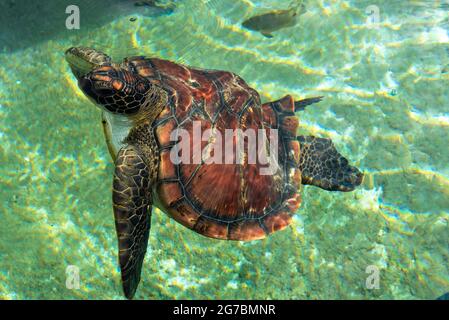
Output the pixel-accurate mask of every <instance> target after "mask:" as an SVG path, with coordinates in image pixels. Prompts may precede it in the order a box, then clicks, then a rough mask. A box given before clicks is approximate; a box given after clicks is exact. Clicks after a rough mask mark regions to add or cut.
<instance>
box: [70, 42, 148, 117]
mask: <svg viewBox="0 0 449 320" xmlns="http://www.w3.org/2000/svg"><path fill="white" fill-rule="evenodd" d="M66 60H67V62H68V63H69V65H70V68H71V69H72V72H73V74H74V75H75V77H76V78H77V79H78V86H79V87H80V89H81V90H82V91H83V93H84V94H85V95H86V96H88V97H89V98H90V99H91V100H92V101H93V102H94V103H95V104H97V105H99V106H100V107H102V109H104V110H106V111H109V112H111V113H115V114H123V115H131V114H135V113H137V112H138V111H139V110H140V107H141V106H142V104H143V103H144V102H145V98H146V93H147V92H148V91H149V90H150V86H151V85H150V83H149V81H148V80H146V79H145V78H143V77H141V76H139V75H138V74H135V73H132V72H131V71H130V70H127V69H124V68H122V67H120V66H119V65H116V64H114V63H112V61H111V58H110V57H108V56H107V55H106V54H104V53H102V52H99V51H96V50H94V49H90V48H84V47H77V48H70V49H69V50H67V51H66Z"/></svg>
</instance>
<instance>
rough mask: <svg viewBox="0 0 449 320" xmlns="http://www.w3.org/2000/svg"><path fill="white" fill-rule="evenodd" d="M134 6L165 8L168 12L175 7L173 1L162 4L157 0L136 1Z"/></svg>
mask: <svg viewBox="0 0 449 320" xmlns="http://www.w3.org/2000/svg"><path fill="white" fill-rule="evenodd" d="M134 6H136V7H149V8H157V9H163V10H167V11H168V13H172V12H173V10H174V9H175V6H174V4H173V3H170V4H167V5H163V4H160V3H159V1H157V0H147V1H136V2H135V3H134Z"/></svg>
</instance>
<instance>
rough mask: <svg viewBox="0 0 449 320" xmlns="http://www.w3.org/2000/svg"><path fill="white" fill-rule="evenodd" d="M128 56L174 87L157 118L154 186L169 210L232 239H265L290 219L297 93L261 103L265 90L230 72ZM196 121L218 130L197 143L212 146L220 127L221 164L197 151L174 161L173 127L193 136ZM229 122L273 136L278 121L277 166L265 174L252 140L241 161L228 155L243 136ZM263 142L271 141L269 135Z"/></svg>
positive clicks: (294, 195)
mask: <svg viewBox="0 0 449 320" xmlns="http://www.w3.org/2000/svg"><path fill="white" fill-rule="evenodd" d="M125 63H127V64H128V65H129V66H130V67H131V68H132V69H133V70H134V71H135V72H137V73H139V74H140V75H142V76H144V77H147V78H148V79H150V81H152V82H154V83H158V84H159V85H160V86H162V87H163V88H164V89H165V90H166V91H167V92H169V97H170V98H169V99H170V100H169V101H170V102H169V104H168V105H167V106H166V108H165V109H164V110H163V111H162V112H161V113H160V115H159V116H158V118H157V119H156V120H155V121H154V122H153V124H152V130H154V135H155V137H156V140H157V143H158V146H159V150H160V164H159V171H158V184H157V186H156V187H155V194H156V196H157V198H158V206H160V208H161V209H162V210H163V211H165V212H166V213H168V214H169V215H170V216H171V217H172V218H174V219H175V220H176V221H178V222H179V223H181V224H183V225H184V226H186V227H187V228H190V229H192V230H194V231H196V232H198V233H200V234H202V235H204V236H207V237H211V238H218V239H227V240H254V239H261V238H264V237H265V236H266V235H268V234H270V233H272V232H275V231H278V230H281V229H284V228H285V227H286V226H288V225H289V224H290V222H291V216H292V215H293V214H294V213H295V212H296V210H297V209H298V208H299V206H300V202H301V200H300V193H299V191H300V187H301V172H300V170H299V169H298V166H299V152H300V149H299V142H298V141H297V139H296V130H297V127H298V119H297V117H296V116H295V114H294V101H293V98H292V97H291V96H286V97H284V98H283V99H281V100H279V101H276V102H271V103H266V104H263V105H262V104H261V102H260V97H259V94H258V93H257V92H256V91H255V90H254V89H252V88H250V87H249V86H248V85H247V84H246V83H245V81H244V80H243V79H241V78H240V77H239V76H237V75H235V74H233V73H231V72H225V71H216V70H200V69H194V68H188V67H185V66H182V65H179V64H175V63H173V62H170V61H166V60H161V59H155V58H152V59H149V58H144V57H134V58H130V59H128V60H126V61H125ZM194 123H196V126H197V127H201V132H202V133H204V132H205V130H207V129H211V130H212V131H211V135H210V137H212V138H209V139H204V140H205V141H202V140H199V139H196V140H195V139H191V141H190V142H189V144H190V146H191V150H207V148H208V147H209V148H210V146H211V144H213V143H217V142H216V140H214V139H215V137H216V135H217V132H219V133H220V134H221V137H223V138H222V141H221V143H222V147H223V149H222V150H225V151H223V155H222V156H223V158H222V159H223V161H221V163H222V164H220V163H205V161H198V159H196V160H197V161H195V159H194V158H193V157H195V152H191V154H190V160H191V161H185V163H179V164H176V163H175V162H174V161H172V159H171V158H170V152H171V151H172V149H173V147H174V146H175V145H176V143H177V141H172V140H171V139H170V136H171V134H172V133H174V131H176V132H179V130H181V129H183V130H186V132H188V133H189V134H190V137H192V136H194ZM226 129H232V130H235V129H241V130H243V131H245V130H247V129H254V130H265V132H266V136H267V137H270V135H269V134H270V133H269V130H270V129H277V130H278V166H277V167H276V171H275V173H274V174H271V175H262V174H261V171H260V169H261V168H263V167H266V165H265V164H261V163H260V161H256V162H255V163H254V161H252V162H250V161H248V156H249V155H248V148H247V147H245V148H244V155H243V162H241V163H237V162H238V161H236V157H237V155H236V154H237V152H232V151H231V152H230V153H229V152H228V153H227V154H226V156H228V155H229V154H230V156H229V157H231V156H232V160H230V159H227V160H226V159H224V157H225V153H226V151H229V150H230V149H225V148H228V147H226V146H233V148H234V149H233V150H236V145H237V144H238V141H237V140H238V137H237V136H236V135H226V132H225V130H226ZM176 132H175V133H176ZM257 132H258V131H257ZM198 140H199V141H198ZM245 141H246V140H245ZM265 142H266V143H267V145H266V147H267V148H268V147H269V142H270V140H269V139H267V140H266V141H265ZM178 143H179V141H178ZM245 146H247V144H246V142H245ZM198 147H199V149H195V148H198ZM268 150H269V149H268ZM214 152H215V150H214ZM224 163H227V164H224Z"/></svg>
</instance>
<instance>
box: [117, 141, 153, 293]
mask: <svg viewBox="0 0 449 320" xmlns="http://www.w3.org/2000/svg"><path fill="white" fill-rule="evenodd" d="M151 185H152V182H151V177H150V171H149V170H148V168H147V165H146V164H145V162H144V161H143V160H142V157H141V156H140V155H139V152H138V150H137V149H136V148H135V147H133V146H127V147H124V148H122V149H121V150H120V152H119V153H118V155H117V160H116V161H115V174H114V181H113V190H112V200H113V204H114V216H115V228H116V230H117V237H118V247H119V252H118V256H119V263H120V269H121V273H122V285H123V291H124V293H125V296H126V297H127V298H128V299H132V297H133V296H134V293H135V292H136V289H137V286H138V284H139V281H140V273H141V270H142V263H143V259H144V257H145V252H146V250H147V244H148V236H149V233H150V218H151Z"/></svg>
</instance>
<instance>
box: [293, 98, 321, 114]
mask: <svg viewBox="0 0 449 320" xmlns="http://www.w3.org/2000/svg"><path fill="white" fill-rule="evenodd" d="M323 98H324V97H323V96H320V97H313V98H307V99H302V100H298V101H295V112H297V111H304V109H305V108H306V107H307V106H308V105H311V104H313V103H317V102H320V101H321V100H323Z"/></svg>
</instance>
